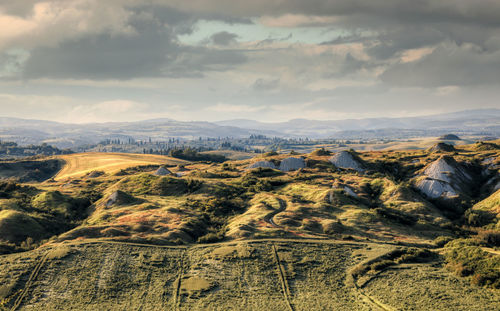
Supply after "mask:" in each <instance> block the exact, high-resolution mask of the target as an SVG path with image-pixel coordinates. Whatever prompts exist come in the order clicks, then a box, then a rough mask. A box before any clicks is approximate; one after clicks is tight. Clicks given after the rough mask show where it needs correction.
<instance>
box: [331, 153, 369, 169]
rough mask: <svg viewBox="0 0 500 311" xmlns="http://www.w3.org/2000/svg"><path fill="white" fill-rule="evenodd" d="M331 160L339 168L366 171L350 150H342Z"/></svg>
mask: <svg viewBox="0 0 500 311" xmlns="http://www.w3.org/2000/svg"><path fill="white" fill-rule="evenodd" d="M329 161H330V162H331V163H332V164H333V165H335V166H336V167H338V168H343V169H352V170H355V171H358V172H363V171H364V169H363V166H362V165H361V163H359V162H358V161H357V160H356V159H355V158H354V157H353V155H352V154H351V153H350V152H348V151H341V152H338V153H336V154H334V155H333V156H332V157H331V158H330V160H329Z"/></svg>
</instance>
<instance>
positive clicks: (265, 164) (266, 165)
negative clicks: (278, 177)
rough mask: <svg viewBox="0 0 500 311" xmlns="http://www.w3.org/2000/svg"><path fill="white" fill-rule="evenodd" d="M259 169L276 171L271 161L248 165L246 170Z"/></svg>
mask: <svg viewBox="0 0 500 311" xmlns="http://www.w3.org/2000/svg"><path fill="white" fill-rule="evenodd" d="M259 167H265V168H272V169H276V165H274V163H273V162H271V161H257V162H255V163H252V164H250V165H249V166H248V169H252V168H259Z"/></svg>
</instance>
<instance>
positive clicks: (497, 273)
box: [445, 239, 500, 288]
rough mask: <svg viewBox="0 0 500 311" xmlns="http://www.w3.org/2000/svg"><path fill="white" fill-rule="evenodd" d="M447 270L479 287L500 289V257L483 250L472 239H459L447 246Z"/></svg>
mask: <svg viewBox="0 0 500 311" xmlns="http://www.w3.org/2000/svg"><path fill="white" fill-rule="evenodd" d="M445 249H446V254H445V259H446V262H447V268H448V269H449V270H451V271H453V272H454V273H456V274H457V275H458V276H461V277H468V278H469V279H470V281H471V283H473V284H475V285H479V286H487V287H493V288H500V256H498V255H496V254H491V253H489V252H487V251H485V250H483V249H482V248H481V247H480V245H478V243H477V242H476V241H474V240H471V239H458V240H455V241H452V242H449V243H448V244H446V246H445Z"/></svg>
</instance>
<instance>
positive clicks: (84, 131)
mask: <svg viewBox="0 0 500 311" xmlns="http://www.w3.org/2000/svg"><path fill="white" fill-rule="evenodd" d="M446 133H456V134H459V135H460V134H476V135H485V136H487V135H489V136H500V109H480V110H466V111H460V112H454V113H447V114H437V115H430V116H421V117H410V118H368V119H347V120H330V121H320V120H307V119H294V120H290V121H287V122H279V123H264V122H258V121H254V120H246V119H238V120H226V121H219V122H199V121H193V122H183V121H176V120H172V119H153V120H145V121H137V122H109V123H89V124H67V123H59V122H52V121H43V120H29V119H18V118H5V117H4V118H0V139H2V140H9V141H15V142H17V143H20V144H40V143H44V142H45V143H48V144H52V145H54V146H57V147H59V148H69V147H75V146H80V145H85V144H92V143H97V142H99V141H101V140H103V139H116V138H119V139H125V140H126V139H128V138H134V139H136V140H139V139H144V140H145V139H148V138H150V137H151V138H152V139H153V140H166V139H168V138H172V137H180V138H186V139H192V138H197V137H248V136H249V135H251V134H262V135H267V136H278V137H309V138H329V137H331V138H344V139H352V138H377V137H378V138H405V137H415V136H432V135H436V136H437V135H442V134H446Z"/></svg>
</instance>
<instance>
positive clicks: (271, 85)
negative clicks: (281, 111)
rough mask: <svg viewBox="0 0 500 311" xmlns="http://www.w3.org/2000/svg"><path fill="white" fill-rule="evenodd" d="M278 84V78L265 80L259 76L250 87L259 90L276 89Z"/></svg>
mask: <svg viewBox="0 0 500 311" xmlns="http://www.w3.org/2000/svg"><path fill="white" fill-rule="evenodd" d="M279 85H280V79H271V80H265V79H262V78H259V79H257V80H255V82H254V83H253V85H252V88H253V89H254V90H256V91H259V92H266V91H272V90H276V89H277V88H278V87H279Z"/></svg>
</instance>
